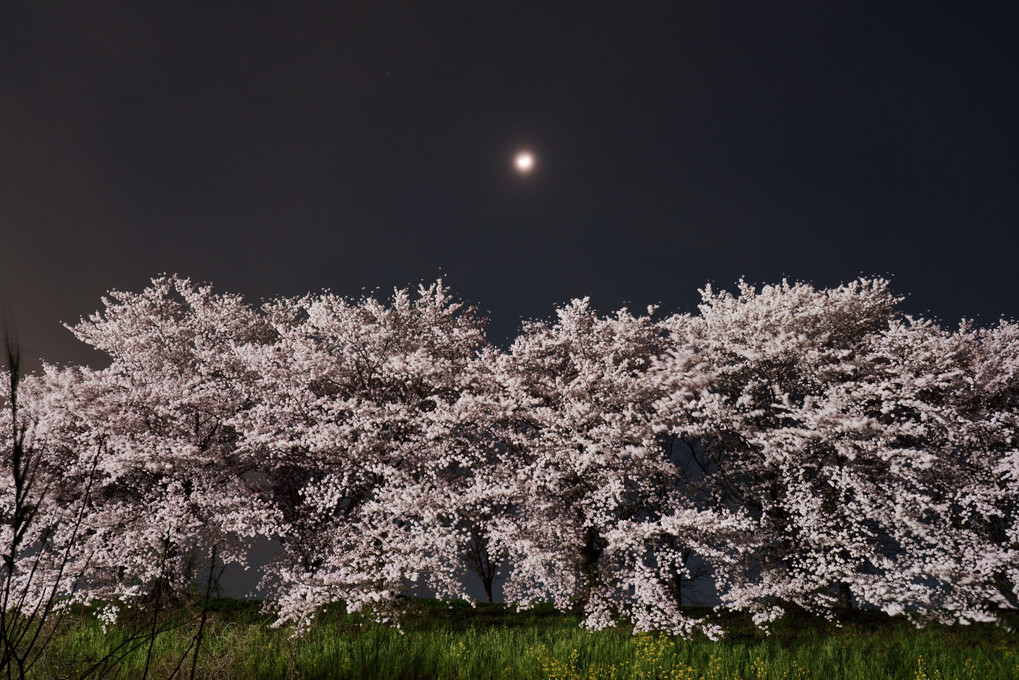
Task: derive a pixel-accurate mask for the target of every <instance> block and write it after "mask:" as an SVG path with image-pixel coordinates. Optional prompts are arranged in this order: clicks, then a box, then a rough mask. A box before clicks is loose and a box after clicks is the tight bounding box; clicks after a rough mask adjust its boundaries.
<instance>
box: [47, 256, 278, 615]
mask: <svg viewBox="0 0 1019 680" xmlns="http://www.w3.org/2000/svg"><path fill="white" fill-rule="evenodd" d="M103 303H104V305H105V309H104V310H103V311H102V312H97V313H96V314H93V315H92V316H90V317H89V318H87V319H83V320H82V321H81V322H79V323H78V324H76V325H74V326H71V327H69V328H70V329H71V330H72V332H73V333H74V334H75V335H76V336H77V337H78V338H79V339H80V340H82V341H83V342H85V343H87V344H89V345H91V346H92V347H94V348H95V349H97V350H99V351H101V352H104V353H105V354H106V355H107V356H109V358H110V365H109V366H108V367H106V368H103V369H90V368H84V367H82V368H68V369H57V368H53V367H50V368H48V369H47V379H48V380H49V382H50V384H51V386H52V388H53V389H51V390H50V391H49V395H50V398H49V401H48V403H47V404H46V407H45V408H46V411H47V414H48V416H47V417H48V418H49V422H51V423H52V426H51V427H50V435H51V436H52V437H53V438H54V439H55V440H56V441H76V440H78V439H81V438H86V439H89V440H91V441H94V442H101V446H102V455H101V456H100V457H99V459H98V464H97V472H98V476H97V479H96V483H95V488H94V491H93V500H92V507H91V509H90V511H89V513H88V515H87V517H86V520H85V523H86V526H87V529H88V532H87V537H88V540H89V542H90V545H91V546H92V554H91V572H90V590H91V592H92V594H94V595H96V596H101V597H104V598H107V599H110V598H117V599H120V600H123V601H131V600H134V599H137V598H140V597H156V598H161V597H164V596H165V595H167V594H169V593H171V592H176V593H186V592H188V591H190V589H191V588H192V585H193V581H194V577H195V572H196V568H197V567H198V565H199V563H204V562H205V561H207V560H208V558H209V554H210V553H211V552H212V551H216V553H217V555H218V556H219V558H220V559H221V560H223V561H227V562H228V561H236V562H243V561H244V560H245V558H246V555H245V553H246V548H247V542H248V540H250V539H251V538H252V537H254V536H256V535H259V534H264V533H266V532H268V531H270V530H271V529H272V527H273V526H274V524H275V522H274V520H275V517H274V515H273V512H272V510H271V508H269V507H266V506H262V505H259V504H258V503H257V500H258V497H257V496H256V495H253V494H252V493H251V492H250V485H251V477H252V476H253V475H255V474H256V473H257V470H255V469H254V468H253V467H252V466H251V464H250V462H248V461H246V460H245V459H243V458H241V457H240V456H238V455H237V452H236V442H237V434H236V432H235V431H234V429H233V428H232V427H231V426H230V425H229V424H228V420H229V419H230V418H231V417H233V416H234V415H235V414H236V412H237V411H238V409H240V408H242V407H243V406H244V405H245V404H244V402H243V399H244V397H243V394H244V391H243V390H242V389H241V388H242V385H243V384H244V383H245V381H248V380H251V379H252V378H251V376H249V375H246V374H244V373H243V370H242V365H241V364H240V363H238V362H237V361H236V360H234V358H233V353H232V348H233V347H234V345H235V344H237V343H252V342H265V341H268V340H269V339H270V338H271V329H270V328H269V327H268V326H267V325H266V324H265V323H264V321H263V320H262V318H261V317H260V315H259V314H258V313H257V311H256V310H252V309H251V308H250V307H248V306H247V305H246V304H245V303H244V301H243V300H242V299H241V298H240V297H238V296H233V295H219V294H215V293H213V291H212V289H211V287H209V286H198V285H195V284H193V283H191V282H190V281H188V280H187V279H181V278H179V277H176V276H172V277H159V278H156V279H153V281H152V284H151V286H149V287H148V288H146V289H145V290H143V291H142V292H141V293H125V292H116V291H114V292H112V293H110V294H109V295H108V296H106V297H104V298H103Z"/></svg>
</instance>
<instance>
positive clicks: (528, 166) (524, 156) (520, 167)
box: [513, 151, 534, 175]
mask: <svg viewBox="0 0 1019 680" xmlns="http://www.w3.org/2000/svg"><path fill="white" fill-rule="evenodd" d="M513 167H515V168H516V169H517V172H519V173H520V174H522V175H526V174H527V173H529V172H531V171H532V170H534V154H533V153H531V152H530V151H518V152H517V155H516V156H514V157H513Z"/></svg>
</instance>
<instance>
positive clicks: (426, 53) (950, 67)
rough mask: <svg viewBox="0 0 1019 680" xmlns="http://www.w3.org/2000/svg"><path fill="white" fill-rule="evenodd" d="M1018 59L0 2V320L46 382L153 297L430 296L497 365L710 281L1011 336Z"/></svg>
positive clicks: (697, 21)
mask: <svg viewBox="0 0 1019 680" xmlns="http://www.w3.org/2000/svg"><path fill="white" fill-rule="evenodd" d="M1017 36H1019V4H1017V3H1015V2H1010V1H1000V2H994V3H981V2H965V3H963V2H953V3H936V2H922V3H921V2H917V3H897V2H893V3H889V2H858V1H857V2H817V3H805V2H801V3H796V2H728V1H726V0H710V1H709V0H703V1H698V2H684V1H680V0H677V1H672V2H640V3H625V2H590V1H589V2H577V3H550V2H548V1H547V0H543V1H541V2H517V3H494V2H487V1H481V2H479V1H476V0H475V1H474V2H465V3H452V2H411V1H409V0H408V1H406V2H401V3H387V2H374V1H373V2H367V1H366V2H342V3H314V4H313V5H308V6H306V7H302V6H301V4H300V3H296V2H278V3H253V2H221V3H210V2H200V3H199V2H195V3H189V2H169V3H149V2H139V1H138V0H132V1H131V2H118V3H110V2H87V3H86V2H79V1H74V2H49V1H42V0H39V1H35V0H33V1H23V2H22V1H17V0H15V1H8V2H5V3H3V5H0V235H2V239H0V302H2V303H3V304H4V305H5V306H6V308H7V310H8V312H9V314H10V315H11V316H13V318H14V320H15V321H16V323H17V325H18V329H19V331H20V335H21V340H22V344H23V345H24V347H25V348H26V349H27V350H30V351H31V352H33V353H34V355H35V356H41V357H43V358H45V359H48V360H51V361H59V362H63V361H88V360H92V359H94V357H93V356H92V355H91V354H90V353H89V352H87V351H85V350H84V349H83V348H81V347H79V346H78V344H77V342H76V341H75V340H74V339H73V338H72V337H71V336H70V334H69V333H67V332H66V331H65V330H63V329H62V328H61V327H60V325H59V322H61V321H74V320H76V319H77V318H78V317H80V316H81V315H84V314H88V313H90V312H91V311H93V310H95V309H97V308H98V307H99V306H100V300H99V298H100V295H102V294H103V293H104V292H105V291H106V290H108V289H110V288H121V289H129V290H138V289H140V288H142V287H143V286H144V285H145V284H146V282H147V281H148V279H149V278H151V277H152V276H154V275H156V274H158V273H161V272H178V273H180V274H183V275H187V276H190V277H192V278H194V279H199V280H203V281H210V282H212V283H214V284H215V285H216V286H217V288H218V289H220V290H227V291H233V292H239V293H242V294H244V295H246V296H248V297H249V298H251V299H254V300H257V299H259V298H261V297H268V296H273V295H277V294H296V293H303V292H306V291H310V290H318V289H322V288H330V289H332V290H334V291H335V292H338V293H343V294H358V293H359V292H360V291H361V289H362V288H363V287H367V288H374V287H381V288H382V289H385V290H388V289H391V288H392V287H393V286H404V285H407V284H416V283H417V282H419V281H421V280H423V279H424V280H431V279H434V278H435V277H436V276H437V275H438V274H439V273H440V271H441V272H442V273H443V274H444V276H445V277H446V279H447V281H448V282H449V283H450V284H451V285H452V286H453V288H454V290H455V291H456V293H457V294H458V295H460V296H461V297H463V298H464V299H466V300H467V301H469V302H471V303H474V304H477V305H478V306H479V307H480V308H481V309H482V310H485V311H487V312H490V316H491V319H492V325H491V335H492V338H493V339H494V340H495V341H497V342H503V341H505V340H506V338H508V337H512V336H513V335H514V334H515V332H516V329H517V325H518V323H519V320H520V319H521V318H522V317H544V316H547V315H549V314H550V313H551V312H552V309H553V305H554V304H556V303H558V302H563V301H565V300H568V299H569V298H570V297H573V296H580V295H591V296H592V298H593V299H594V303H595V305H596V306H597V307H598V308H600V309H603V310H610V309H614V308H616V307H618V306H620V305H622V304H624V303H627V302H628V303H632V305H633V306H634V307H637V308H642V307H643V306H644V305H647V304H649V303H661V304H662V305H663V306H664V308H665V309H666V310H677V309H678V310H685V311H693V310H694V307H695V304H696V302H697V299H698V294H697V288H699V287H701V286H703V285H704V283H705V282H707V281H709V280H711V281H713V282H714V283H715V285H716V286H719V287H723V288H725V287H728V288H730V289H731V288H732V286H733V284H734V282H735V281H736V280H737V279H738V278H739V277H740V276H746V277H747V278H748V279H749V280H751V281H753V282H777V281H778V280H780V279H781V278H782V277H783V276H788V277H790V278H793V279H800V280H809V281H813V282H814V283H815V284H818V285H821V286H826V285H834V284H837V283H839V282H841V281H845V280H849V279H852V278H854V277H856V276H857V275H859V274H861V273H863V274H887V275H892V276H893V277H894V278H893V280H894V285H895V288H896V289H897V290H898V291H899V292H902V293H909V294H910V298H909V300H908V301H907V303H906V307H907V309H908V310H910V311H912V312H916V313H925V312H927V311H928V310H929V311H930V313H932V314H934V315H936V316H938V317H941V318H943V319H945V320H946V321H949V322H951V323H954V322H955V321H956V320H958V318H959V317H961V316H964V315H965V316H979V318H980V320H981V321H983V322H991V321H993V320H994V319H996V318H997V317H998V316H1001V315H1005V316H1010V317H1012V316H1019V285H1017V282H1019V277H1017V274H1016V269H1015V267H1016V261H1017V253H1019V237H1017V236H1016V229H1017V227H1019V190H1017V189H1019V186H1017V185H1019V38H1017ZM524 146H526V147H529V148H531V149H532V150H533V151H534V152H535V154H536V156H537V159H538V166H537V170H536V171H535V172H534V173H533V174H531V175H530V176H526V177H523V176H519V175H517V174H515V173H514V172H513V170H512V165H511V159H512V156H513V153H514V152H515V151H516V150H517V149H518V148H521V147H524Z"/></svg>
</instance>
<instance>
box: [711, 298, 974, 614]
mask: <svg viewBox="0 0 1019 680" xmlns="http://www.w3.org/2000/svg"><path fill="white" fill-rule="evenodd" d="M739 293H740V294H739V296H738V297H736V296H733V295H730V294H728V293H724V292H723V293H717V294H716V293H714V292H713V291H711V289H710V288H708V289H706V290H705V291H704V302H703V304H702V305H701V307H700V311H701V314H700V317H699V325H700V328H699V330H698V333H699V334H700V337H699V339H698V343H697V347H696V351H697V353H698V354H699V355H701V356H703V357H705V359H706V360H707V362H708V364H709V365H710V366H711V368H712V372H713V377H712V385H711V388H710V389H709V390H708V393H707V394H706V395H705V396H704V397H703V399H702V400H701V406H700V407H699V408H700V411H699V413H700V416H701V417H700V419H699V420H698V422H699V425H700V427H699V429H698V430H696V433H697V434H698V435H699V437H700V442H701V444H702V446H703V448H704V450H705V452H706V453H705V456H704V458H703V459H702V461H701V464H702V468H703V470H704V472H705V478H706V480H709V482H710V483H711V484H712V485H713V486H714V491H713V494H714V495H715V496H716V497H717V498H719V499H722V502H724V503H726V504H729V505H732V506H738V507H742V508H745V509H746V510H747V511H749V512H750V513H751V515H752V516H753V517H754V518H755V521H756V524H757V527H756V530H755V535H756V536H758V537H759V539H760V543H759V546H758V547H757V549H755V550H751V551H746V552H744V553H742V554H740V555H739V559H738V560H735V561H732V562H729V563H727V564H722V565H716V572H715V573H716V577H717V579H718V585H719V586H720V588H719V589H720V593H721V596H722V599H723V603H724V604H726V605H728V606H731V607H734V608H737V609H744V608H745V609H749V610H751V611H753V612H754V613H755V618H756V619H757V620H758V621H765V620H768V619H770V618H773V617H774V616H777V615H778V614H780V613H781V612H782V611H783V610H784V608H786V607H787V606H790V605H793V606H798V607H802V608H804V609H807V610H811V611H816V612H830V611H831V609H832V608H833V607H835V606H836V605H838V606H842V607H848V606H851V605H852V604H853V603H854V601H855V602H856V603H858V604H865V605H867V606H873V607H878V608H880V609H883V610H885V611H887V612H889V613H900V612H902V611H904V610H908V611H910V612H912V615H914V616H919V615H922V614H925V615H928V616H942V615H945V613H946V612H949V613H950V615H951V616H952V617H954V618H955V619H957V620H964V621H965V620H973V619H977V620H980V619H986V618H987V617H988V613H987V611H986V609H985V608H984V607H983V606H982V603H984V602H986V600H987V598H988V597H989V596H990V595H991V593H990V591H989V590H988V589H987V587H986V582H985V579H983V578H981V577H977V578H970V576H971V575H973V574H981V573H983V571H985V570H986V568H985V567H984V566H982V565H981V564H980V562H981V559H982V558H981V557H980V556H981V555H985V554H986V552H985V549H986V548H987V545H986V542H985V541H983V540H982V539H981V538H980V536H979V534H978V533H976V532H974V531H968V530H966V528H965V527H964V526H962V525H961V524H960V523H959V522H958V521H957V520H958V517H959V514H960V512H963V511H962V507H961V506H960V505H959V503H960V501H962V499H964V498H965V497H966V496H967V494H968V493H972V492H973V490H972V489H970V490H966V489H965V488H964V484H963V480H964V479H966V474H967V469H968V467H969V461H970V460H971V459H972V457H973V456H974V455H975V456H977V457H979V456H980V455H981V454H980V453H979V452H977V451H975V450H972V451H971V450H965V448H964V447H963V448H962V449H961V448H960V444H961V441H960V439H959V437H960V436H961V434H962V432H963V429H964V428H963V425H964V422H965V418H964V416H963V415H962V414H961V412H960V409H959V404H958V403H957V396H958V395H960V394H962V393H964V391H965V390H966V388H967V372H966V366H967V356H968V351H969V345H968V343H967V342H966V340H965V338H964V337H962V336H960V335H958V334H952V333H948V332H946V331H943V330H942V329H941V328H939V327H938V326H937V325H936V324H933V323H931V322H927V321H922V320H914V319H911V318H909V317H905V316H903V315H902V314H901V313H899V312H898V311H897V309H896V305H897V304H898V302H899V299H898V298H896V297H895V296H893V295H892V294H891V292H890V291H889V288H888V284H887V281H884V280H881V279H873V280H868V279H861V280H858V281H855V282H853V283H850V284H847V285H843V286H840V287H838V288H833V289H828V290H816V289H814V288H813V287H812V286H809V285H807V284H802V283H797V284H792V285H791V284H788V283H783V284H782V285H779V286H764V287H763V288H762V289H760V290H756V289H754V288H753V287H751V286H749V285H747V284H745V283H741V284H740V291H739Z"/></svg>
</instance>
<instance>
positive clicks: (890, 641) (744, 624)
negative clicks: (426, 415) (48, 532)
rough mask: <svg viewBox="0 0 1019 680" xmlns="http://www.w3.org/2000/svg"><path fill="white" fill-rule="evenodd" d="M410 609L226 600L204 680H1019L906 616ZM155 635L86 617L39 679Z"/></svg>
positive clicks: (141, 660)
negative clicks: (138, 635)
mask: <svg viewBox="0 0 1019 680" xmlns="http://www.w3.org/2000/svg"><path fill="white" fill-rule="evenodd" d="M407 608H408V611H407V612H406V613H405V617H404V624H403V628H402V630H396V629H393V628H389V627H385V626H380V625H377V624H373V623H371V622H367V621H365V620H364V619H361V618H359V617H354V616H348V615H346V614H344V613H343V612H342V611H340V610H337V611H331V612H327V613H326V614H324V615H323V616H322V617H321V618H320V619H319V620H318V622H317V623H316V624H315V626H313V628H312V629H311V630H310V631H308V632H307V633H306V634H305V635H303V636H300V637H295V636H294V635H293V634H292V631H291V630H289V629H276V628H271V627H270V626H269V623H270V622H271V617H269V616H267V615H264V614H262V613H260V612H259V611H258V604H257V603H253V602H245V601H236V600H216V601H214V602H213V607H212V611H211V612H210V613H209V620H208V623H207V626H206V629H205V633H204V641H203V643H202V650H201V654H200V655H199V658H198V666H197V672H196V675H195V677H196V678H207V679H217V680H220V679H222V680H227V679H230V678H238V679H244V680H249V679H250V680H256V679H259V678H267V679H268V678H272V679H276V678H295V679H296V678H301V679H303V680H312V679H315V678H379V679H383V678H384V679H386V680H399V679H402V678H408V679H409V678H444V679H456V678H463V679H470V680H487V679H490V678H491V679H495V678H499V679H524V678H548V679H550V680H631V679H633V680H637V679H641V680H643V679H647V680H650V679H662V680H665V679H669V680H702V679H703V680H736V679H740V680H779V679H786V680H802V679H807V678H818V679H821V678H823V679H825V680H836V679H839V678H846V679H852V680H855V679H870V678H874V679H884V678H896V679H898V678H903V679H908V680H993V679H996V678H1015V679H1019V657H1017V656H1016V652H1015V649H1014V648H1019V635H1017V634H1015V633H1010V632H1008V631H1006V630H1005V629H1003V628H1001V627H997V626H993V625H974V626H964V627H963V626H960V627H943V626H931V627H928V628H924V629H920V630H917V629H915V628H913V627H912V626H910V625H909V624H908V623H907V622H905V621H902V620H899V619H890V618H888V617H885V616H883V615H880V614H874V613H870V612H854V613H853V614H852V615H851V616H850V617H849V619H848V620H847V621H846V622H845V623H844V625H842V626H841V627H838V626H835V625H833V624H830V623H828V622H825V621H823V620H818V619H813V618H804V617H799V618H792V617H789V618H786V619H783V620H780V621H779V622H777V623H776V625H775V627H774V630H773V633H772V634H771V635H765V634H763V633H762V632H761V631H758V630H756V629H755V628H754V627H753V626H752V625H751V624H750V623H749V620H748V619H747V617H745V616H742V615H738V614H723V615H722V619H723V623H724V625H725V626H726V629H727V630H728V631H729V635H728V636H727V637H726V638H725V639H724V640H722V641H720V642H711V641H709V640H707V639H704V638H701V639H694V640H680V639H671V638H665V637H660V636H637V637H633V636H632V635H631V634H630V632H629V630H627V629H626V628H625V627H620V628H619V629H615V630H607V631H599V632H591V631H586V630H583V629H581V628H579V627H578V625H577V624H578V621H579V618H578V617H577V616H574V615H569V614H561V613H558V612H555V611H554V610H552V609H550V608H547V607H539V608H536V609H534V610H531V611H525V612H514V611H512V610H510V609H507V608H505V607H503V606H501V605H479V606H478V607H477V608H471V607H470V606H469V605H467V604H465V603H462V602H455V603H447V602H437V601H413V602H410V603H408V605H407ZM691 611H692V612H698V610H691ZM699 613H700V614H702V615H709V614H710V612H709V610H701V611H700V612H699ZM191 615H193V612H191V613H189V612H188V611H186V610H185V609H184V608H178V609H176V610H175V611H174V612H172V614H171V617H170V618H167V619H166V620H165V625H173V626H177V627H176V628H173V629H172V630H169V631H167V632H164V633H162V634H160V635H159V636H158V637H157V639H156V642H155V645H154V647H153V654H152V658H153V661H152V664H151V667H150V670H149V675H148V677H149V678H153V679H162V678H168V677H170V675H171V674H172V673H173V671H174V669H175V668H176V667H177V666H178V665H179V666H180V668H181V670H180V674H179V675H178V677H184V678H187V677H188V674H189V672H190V668H191V657H190V656H189V655H188V649H189V646H190V644H191V642H192V638H193V633H194V631H195V628H196V623H195V622H194V621H193V620H192V619H191V618H190V617H191ZM1010 624H1011V625H1012V627H1013V628H1016V627H1019V625H1017V624H1019V620H1017V619H1016V618H1015V617H1012V618H1011V620H1010ZM147 625H151V619H146V618H145V617H144V616H141V615H138V616H136V617H135V618H133V619H132V618H131V617H127V618H125V619H124V620H123V621H122V622H120V623H118V625H116V626H114V627H112V628H111V629H110V630H109V631H108V632H106V633H105V634H104V633H103V631H102V629H101V627H100V625H99V624H98V623H97V622H96V621H95V619H94V618H92V617H91V616H89V615H87V614H81V615H80V616H78V617H76V619H75V621H74V623H73V625H72V626H70V627H69V628H68V629H67V631H66V632H65V633H63V634H62V635H61V636H59V637H58V638H56V639H55V640H54V642H53V643H52V645H51V646H50V648H49V649H48V650H47V654H46V657H45V658H44V659H43V661H42V662H41V664H40V665H39V666H38V667H37V669H36V674H35V676H36V677H38V678H60V677H78V676H79V675H80V674H81V672H82V670H84V669H86V668H88V667H89V665H90V664H91V663H92V662H93V661H94V660H95V659H97V658H100V657H102V656H103V655H104V654H106V653H107V652H108V651H109V650H111V649H113V648H115V647H116V646H117V645H119V644H121V643H123V642H124V641H125V640H127V639H129V637H128V636H129V635H130V634H131V632H132V631H138V630H140V629H143V628H146V627H147ZM161 625H163V624H161ZM135 644H136V645H138V643H135ZM130 646H131V645H127V646H125V647H124V648H123V649H124V650H126V649H128V648H130ZM147 651H148V648H147V644H144V643H143V644H140V646H136V648H135V649H133V651H131V652H130V653H129V654H127V655H126V656H125V657H124V658H122V659H121V660H119V661H118V662H117V663H116V664H114V665H109V666H105V667H103V668H102V670H105V675H104V677H106V678H123V679H128V678H140V677H141V675H142V672H143V669H144V666H145V657H146V653H147ZM182 659H183V662H182V661H181V660H182ZM92 677H94V676H92Z"/></svg>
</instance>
